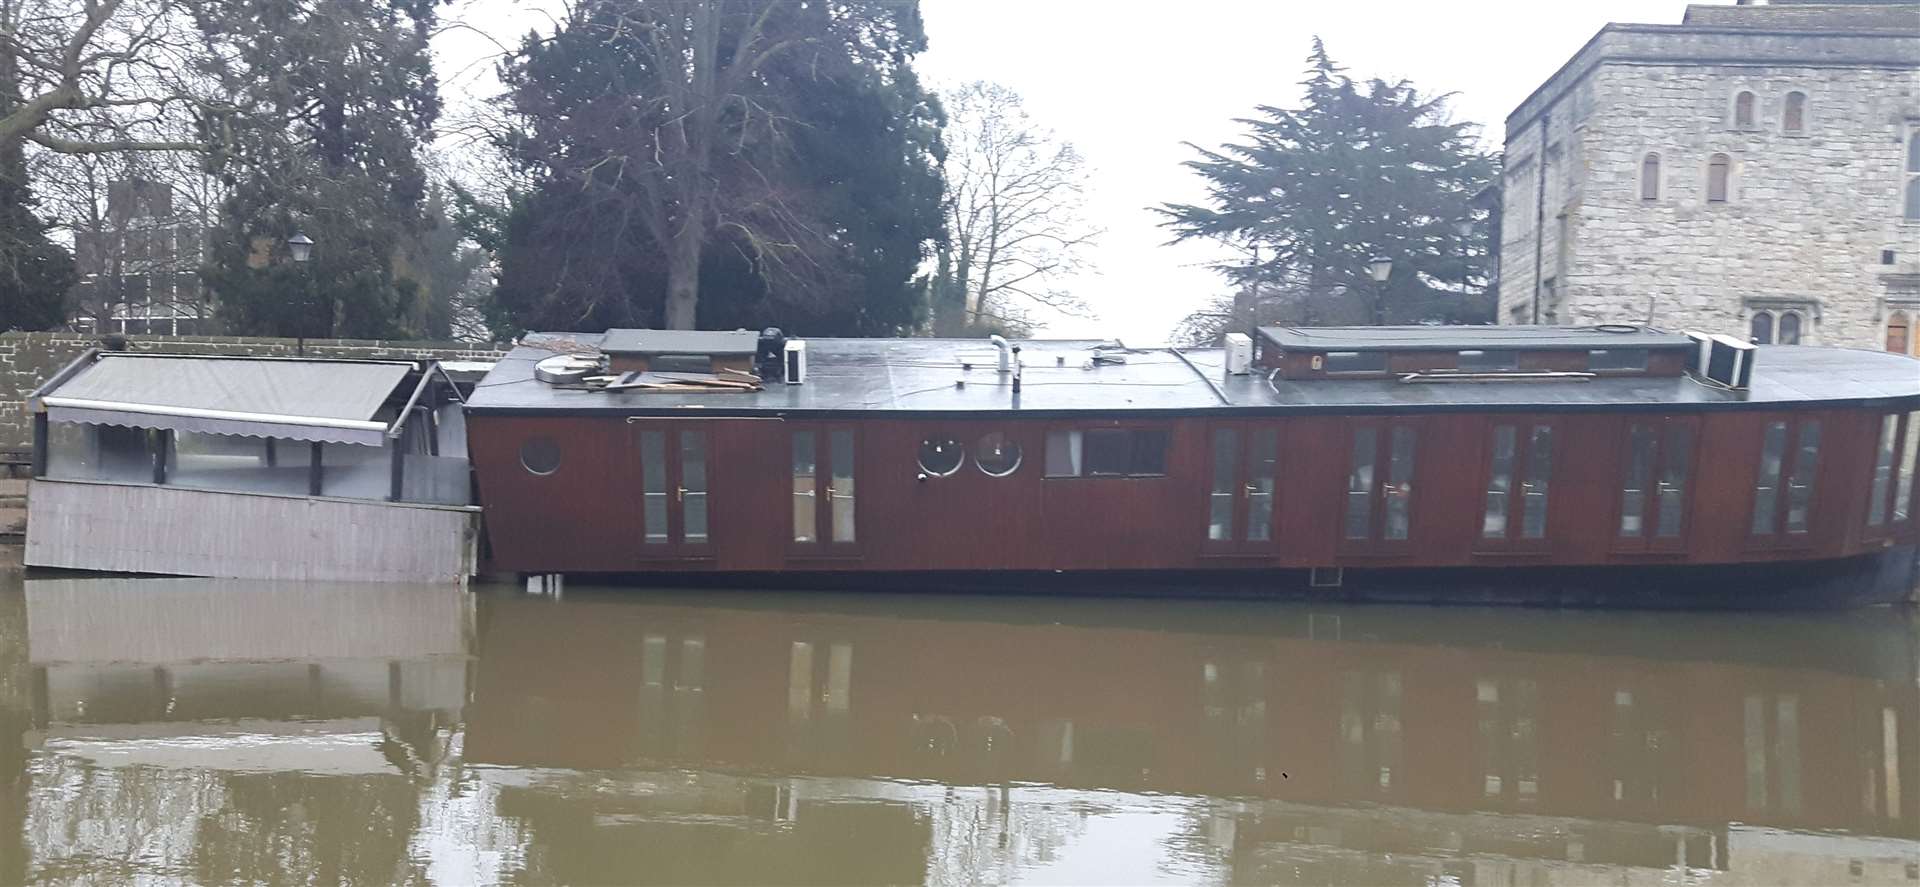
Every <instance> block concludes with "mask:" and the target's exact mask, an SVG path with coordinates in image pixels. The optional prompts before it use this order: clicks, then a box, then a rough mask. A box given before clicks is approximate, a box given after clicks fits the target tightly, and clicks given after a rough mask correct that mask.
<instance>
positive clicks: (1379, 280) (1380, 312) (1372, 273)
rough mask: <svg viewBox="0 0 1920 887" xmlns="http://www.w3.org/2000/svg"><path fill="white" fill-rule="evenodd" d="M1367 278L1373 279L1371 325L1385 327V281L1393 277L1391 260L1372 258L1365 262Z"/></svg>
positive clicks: (1380, 257)
mask: <svg viewBox="0 0 1920 887" xmlns="http://www.w3.org/2000/svg"><path fill="white" fill-rule="evenodd" d="M1367 276H1369V277H1372V278H1373V325H1374V326H1386V325H1387V279H1388V278H1390V277H1392V276H1393V260H1392V259H1390V258H1388V257H1386V256H1374V257H1373V258H1372V259H1369V260H1368V261H1367Z"/></svg>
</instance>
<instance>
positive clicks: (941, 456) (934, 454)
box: [920, 437, 967, 477]
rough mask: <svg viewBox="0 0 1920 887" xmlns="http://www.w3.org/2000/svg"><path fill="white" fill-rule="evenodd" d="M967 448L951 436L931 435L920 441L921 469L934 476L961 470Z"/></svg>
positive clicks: (944, 475)
mask: <svg viewBox="0 0 1920 887" xmlns="http://www.w3.org/2000/svg"><path fill="white" fill-rule="evenodd" d="M966 460H967V450H966V448H965V447H963V446H961V445H960V442H959V441H957V440H954V439H953V438H950V437H929V438H927V439H926V440H923V441H921V442H920V470H921V471H924V472H926V473H928V474H930V475H933V476H934V477H946V476H947V475H949V474H952V473H954V472H956V471H959V470H960V463H962V462H965V461H966Z"/></svg>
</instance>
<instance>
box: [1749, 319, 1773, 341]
mask: <svg viewBox="0 0 1920 887" xmlns="http://www.w3.org/2000/svg"><path fill="white" fill-rule="evenodd" d="M1747 340H1748V341H1750V342H1752V343H1753V344H1755V345H1771V344H1773V314H1772V312H1768V311H1755V312H1753V321H1752V322H1751V323H1749V324H1747Z"/></svg>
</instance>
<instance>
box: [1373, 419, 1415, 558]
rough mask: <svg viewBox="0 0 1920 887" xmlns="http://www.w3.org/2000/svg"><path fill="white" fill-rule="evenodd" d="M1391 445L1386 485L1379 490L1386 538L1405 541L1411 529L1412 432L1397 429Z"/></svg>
mask: <svg viewBox="0 0 1920 887" xmlns="http://www.w3.org/2000/svg"><path fill="white" fill-rule="evenodd" d="M1391 438H1392V442H1393V446H1392V451H1391V452H1390V453H1389V455H1388V463H1387V485H1386V487H1385V488H1384V489H1383V490H1382V491H1381V492H1382V493H1383V495H1384V496H1385V498H1386V500H1387V526H1386V532H1385V534H1384V535H1385V536H1386V537H1387V538H1388V539H1393V540H1401V539H1405V538H1407V534H1408V533H1409V532H1410V531H1411V530H1412V520H1411V507H1410V506H1411V505H1412V500H1413V429H1411V428H1407V427H1404V426H1396V427H1395V428H1394V429H1393V433H1392V435H1391Z"/></svg>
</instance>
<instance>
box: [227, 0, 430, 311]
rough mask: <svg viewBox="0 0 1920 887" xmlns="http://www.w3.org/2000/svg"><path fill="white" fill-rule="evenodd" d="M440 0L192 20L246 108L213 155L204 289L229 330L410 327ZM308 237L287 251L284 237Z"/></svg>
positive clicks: (324, 5)
mask: <svg viewBox="0 0 1920 887" xmlns="http://www.w3.org/2000/svg"><path fill="white" fill-rule="evenodd" d="M436 2H437V0H313V2H309V3H302V4H290V3H287V2H285V0H228V2H226V3H224V4H221V5H220V7H219V11H220V13H221V15H220V16H218V17H215V16H212V15H202V17H201V19H200V26H201V28H202V30H204V31H206V32H207V34H208V35H209V37H210V38H211V39H213V40H214V41H215V42H216V43H217V44H219V45H223V46H226V47H229V49H230V51H229V52H228V53H226V54H223V55H219V56H216V57H213V58H210V59H209V62H208V64H209V65H210V66H211V67H212V68H213V70H214V71H215V72H216V73H217V74H218V76H220V77H221V79H222V80H223V81H224V82H225V83H226V84H227V88H228V90H229V92H231V93H232V94H234V95H239V96H244V97H245V98H246V101H245V102H244V103H242V104H241V106H242V107H245V108H248V109H249V110H250V113H246V114H235V115H233V116H231V117H228V118H223V119H221V120H219V121H217V123H218V125H221V126H223V127H225V131H223V132H222V133H220V136H221V137H220V138H218V139H216V140H214V142H215V144H216V145H217V148H216V150H214V151H213V153H212V155H211V157H210V162H211V165H212V168H213V169H215V170H216V171H217V172H219V174H220V175H222V176H223V177H224V179H225V180H226V182H227V183H228V184H229V185H230V186H231V188H232V192H231V197H230V198H229V199H228V201H227V203H226V206H225V207H224V212H223V214H222V215H223V217H224V218H223V224H222V226H221V229H220V230H219V232H217V236H216V238H215V240H214V244H213V252H212V255H211V257H210V262H209V266H210V267H209V268H208V270H207V271H206V277H207V282H208V285H209V286H210V287H211V288H212V289H213V291H214V293H215V295H216V298H217V299H218V300H219V312H220V316H221V318H222V320H224V321H225V323H226V324H227V326H228V328H229V329H230V330H232V331H233V332H235V333H242V334H267V335H282V336H290V335H305V336H322V337H325V336H341V337H353V338H381V337H388V336H409V335H421V334H422V333H424V332H425V330H423V329H421V328H419V327H420V326H421V325H422V324H423V323H424V321H423V315H424V314H425V312H424V310H422V307H421V305H420V301H421V300H422V299H423V298H424V295H423V293H424V290H423V288H422V287H421V285H420V283H419V282H418V281H416V280H415V279H413V277H412V275H414V274H417V272H408V271H406V266H407V264H408V262H407V259H408V255H409V253H410V252H414V251H417V250H418V248H419V242H420V238H421V236H422V235H423V233H424V232H425V230H426V223H425V221H424V218H423V216H422V212H421V204H422V200H423V198H424V197H425V195H426V190H427V177H426V174H425V172H424V171H423V170H422V169H421V167H420V164H419V162H418V159H417V152H418V150H419V147H420V145H421V144H422V143H423V142H424V141H426V140H428V139H429V138H431V136H432V127H433V123H434V121H435V119H436V118H437V117H438V116H439V113H440V100H439V95H438V86H437V84H436V82H435V79H434V76H433V67H432V62H431V59H430V57H429V55H428V40H429V37H430V35H431V32H432V29H433V25H434V22H435V12H434V7H435V5H436ZM295 234H306V235H307V236H308V237H310V238H312V239H313V240H314V241H315V244H316V245H315V247H314V250H313V257H312V260H311V261H310V262H308V263H306V264H304V265H296V264H295V263H292V262H290V261H288V259H289V258H290V257H289V251H288V249H287V246H286V244H287V240H288V239H289V238H290V237H292V236H293V235H295Z"/></svg>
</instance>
